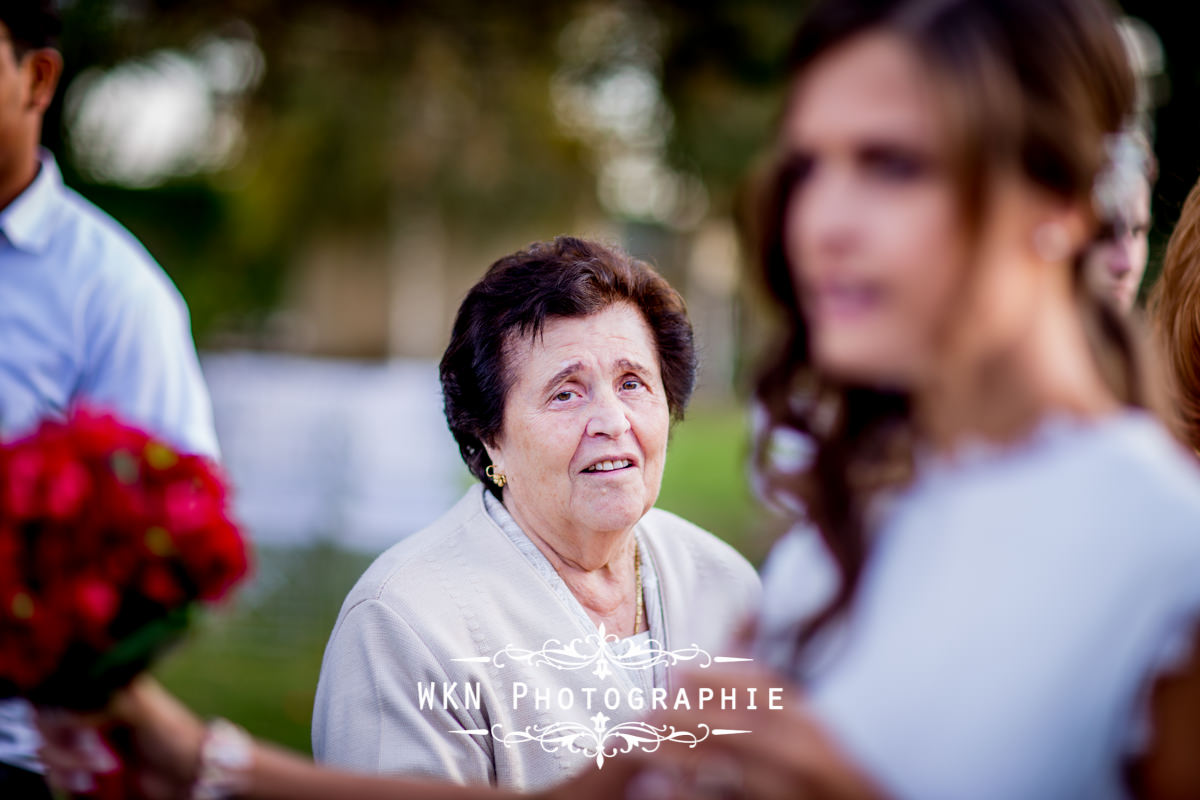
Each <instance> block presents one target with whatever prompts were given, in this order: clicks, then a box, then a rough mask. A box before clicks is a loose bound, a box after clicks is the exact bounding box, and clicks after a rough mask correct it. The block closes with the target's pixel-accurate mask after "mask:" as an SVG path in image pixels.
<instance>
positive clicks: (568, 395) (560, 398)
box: [554, 389, 575, 403]
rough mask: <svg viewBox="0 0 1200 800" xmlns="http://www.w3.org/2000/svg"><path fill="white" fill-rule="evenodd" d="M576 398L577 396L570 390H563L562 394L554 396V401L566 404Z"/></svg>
mask: <svg viewBox="0 0 1200 800" xmlns="http://www.w3.org/2000/svg"><path fill="white" fill-rule="evenodd" d="M574 396H575V393H574V392H572V391H571V390H570V389H563V390H562V391H561V392H559V393H558V394H556V395H554V399H555V400H558V401H560V402H564V403H565V402H566V401H568V400H570V399H571V398H572V397H574Z"/></svg>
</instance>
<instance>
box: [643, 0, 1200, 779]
mask: <svg viewBox="0 0 1200 800" xmlns="http://www.w3.org/2000/svg"><path fill="white" fill-rule="evenodd" d="M793 55H794V62H793V63H794V65H795V73H794V76H795V77H794V80H793V83H792V89H791V92H790V95H789V98H788V103H787V107H786V109H785V114H784V116H783V123H782V130H781V132H780V148H781V150H782V156H781V166H780V168H779V170H778V179H777V180H776V182H775V184H774V186H773V189H772V192H771V197H770V201H769V203H768V206H769V210H768V212H767V214H766V215H765V220H764V222H765V230H764V239H765V244H766V247H765V258H764V265H765V274H766V280H767V284H768V287H769V289H770V292H771V294H772V296H773V297H774V299H775V300H776V301H777V302H778V304H779V306H780V307H781V309H782V311H783V312H784V318H785V320H786V322H787V330H786V337H785V338H784V340H783V342H782V347H781V348H780V349H779V351H778V354H777V357H776V359H775V361H774V362H772V365H771V368H770V369H769V370H767V371H766V373H765V374H764V375H763V377H762V378H761V380H760V383H759V386H758V397H759V399H760V401H761V403H762V405H763V406H764V407H765V409H766V410H767V412H768V416H769V423H770V424H769V425H768V426H767V432H766V434H765V436H764V441H765V442H766V446H765V447H764V450H765V452H766V453H767V454H768V455H767V457H765V458H764V459H763V465H764V469H765V472H766V477H767V479H768V480H767V481H766V485H767V486H769V487H770V488H771V489H773V491H774V494H775V497H776V498H777V499H778V500H779V501H780V504H781V505H783V506H784V507H787V508H792V509H803V513H802V517H803V518H804V523H805V524H804V525H802V526H800V527H798V528H797V529H796V530H795V531H793V532H792V533H790V534H789V535H788V536H787V537H785V539H784V540H783V541H782V542H781V543H780V545H779V546H778V547H777V549H776V551H775V552H774V554H773V556H772V558H771V559H770V560H769V561H768V563H767V565H766V567H765V568H764V610H763V616H762V620H761V625H760V636H759V653H760V656H761V658H762V659H763V660H766V661H769V662H770V663H771V664H773V665H774V666H776V667H777V668H778V669H780V670H782V671H784V672H785V673H786V674H788V675H790V676H791V677H793V678H794V679H795V680H796V681H797V682H798V683H799V684H800V686H802V687H803V691H804V693H805V694H806V703H805V705H804V708H803V710H800V709H797V708H795V707H791V710H790V711H788V712H781V713H779V714H776V715H758V716H757V717H756V716H755V715H751V714H747V713H744V712H736V713H731V714H729V715H727V716H722V717H719V718H716V719H714V718H713V716H712V715H701V714H680V715H673V716H672V717H670V720H671V721H672V722H674V723H676V724H679V725H687V724H696V723H698V722H699V721H701V719H704V721H707V722H708V723H709V724H713V725H720V726H721V727H727V728H753V729H754V730H755V731H756V734H757V736H746V737H737V736H730V737H722V738H720V739H716V740H713V742H712V743H711V744H708V743H706V745H704V747H705V748H706V749H707V754H706V755H704V756H701V757H700V758H709V759H711V758H712V754H713V752H714V751H723V752H724V753H725V755H726V756H727V757H728V758H729V759H730V763H734V764H739V765H741V767H742V776H743V777H742V780H743V781H744V784H745V785H744V786H743V787H742V791H746V789H747V788H748V789H750V791H751V793H752V794H754V795H756V796H760V797H771V796H778V797H784V796H788V792H789V790H794V788H795V787H796V786H799V785H803V783H804V782H805V781H806V779H808V778H810V777H812V776H813V775H814V774H815V775H817V776H818V777H819V771H820V769H822V768H823V764H822V762H820V761H814V760H813V759H812V758H810V757H809V747H808V745H807V744H804V743H805V742H807V741H809V740H811V738H812V734H813V732H815V731H823V732H825V733H826V734H827V735H828V736H830V737H831V738H832V739H833V741H834V742H835V743H836V744H837V745H839V746H840V747H841V748H844V751H845V754H846V756H847V757H848V759H849V760H850V761H852V762H854V763H856V764H858V765H859V766H860V767H861V768H862V769H863V770H864V772H865V774H866V775H867V776H868V777H869V779H870V780H872V781H874V782H875V783H876V784H877V786H878V787H879V790H880V791H881V792H882V793H883V794H886V795H890V796H895V797H903V798H963V797H970V798H973V800H981V799H982V800H986V799H987V798H995V799H996V800H1005V799H1006V798H1017V797H1019V798H1024V799H1026V800H1028V799H1031V798H1045V799H1046V800H1051V799H1052V798H1053V799H1056V798H1116V797H1126V796H1129V795H1131V794H1132V795H1137V796H1150V797H1197V796H1200V763H1198V762H1197V760H1196V759H1195V753H1196V752H1200V659H1198V658H1197V656H1196V655H1195V654H1194V652H1193V655H1191V656H1190V660H1189V655H1188V654H1189V650H1192V649H1193V648H1194V646H1195V637H1194V633H1195V626H1196V625H1197V623H1198V622H1200V473H1198V471H1197V468H1196V464H1195V463H1194V461H1193V460H1192V459H1190V458H1189V457H1188V455H1187V454H1186V453H1185V452H1184V451H1182V450H1181V448H1179V447H1178V446H1177V444H1176V443H1175V442H1174V441H1173V440H1172V439H1171V438H1170V437H1169V436H1168V435H1167V434H1166V432H1165V431H1164V430H1163V429H1162V427H1161V425H1160V424H1159V423H1158V422H1157V421H1156V420H1155V419H1153V418H1152V417H1151V416H1150V415H1149V414H1148V413H1146V412H1145V411H1143V410H1141V409H1140V408H1139V407H1140V406H1143V405H1145V404H1146V398H1147V396H1148V394H1149V392H1147V389H1148V386H1147V385H1146V384H1147V381H1146V380H1145V378H1144V377H1143V372H1144V370H1143V365H1142V364H1140V363H1139V360H1138V357H1137V355H1136V353H1137V350H1138V348H1137V347H1136V342H1135V341H1134V339H1133V337H1132V336H1131V335H1130V334H1129V333H1128V332H1127V330H1126V328H1125V325H1124V321H1123V319H1122V318H1121V311H1120V310H1118V308H1117V307H1116V305H1115V304H1113V303H1110V302H1105V301H1103V300H1101V299H1100V297H1099V296H1098V295H1097V294H1096V293H1094V292H1091V291H1088V290H1087V287H1086V277H1087V276H1086V275H1085V274H1084V259H1083V258H1082V255H1083V252H1084V250H1085V248H1086V247H1087V245H1088V243H1089V242H1090V241H1092V239H1093V237H1094V235H1095V233H1096V230H1097V221H1098V220H1097V217H1098V214H1097V210H1096V208H1095V204H1094V199H1093V194H1094V186H1095V181H1096V177H1097V176H1098V175H1099V174H1101V173H1102V171H1103V169H1104V166H1105V164H1104V161H1105V156H1106V147H1105V144H1106V141H1111V140H1110V139H1109V137H1110V136H1111V135H1112V134H1114V133H1115V132H1117V131H1118V130H1120V129H1121V128H1122V127H1123V125H1124V123H1125V119H1126V116H1127V114H1129V113H1130V111H1131V109H1132V102H1133V80H1132V75H1131V74H1130V70H1129V66H1128V64H1127V63H1126V60H1125V55H1124V52H1123V50H1122V47H1121V43H1120V40H1119V38H1118V36H1117V34H1116V31H1115V30H1114V27H1113V22H1112V19H1111V17H1110V15H1109V13H1108V10H1107V9H1106V8H1105V6H1104V5H1103V4H1102V3H1101V2H1098V1H1097V0H858V1H857V2H846V0H830V1H829V2H823V3H819V4H818V5H817V6H816V7H815V8H814V10H813V12H812V13H811V15H810V16H809V18H808V20H807V21H806V23H805V25H804V27H803V28H802V30H801V32H800V34H799V37H798V39H797V42H796V45H795V49H794V53H793ZM1168 291H1171V290H1169V289H1168V290H1164V294H1165V293H1166V292H1168ZM1192 308H1193V309H1194V308H1195V306H1193V307H1192ZM1193 322H1194V316H1193ZM1194 343H1195V340H1194V339H1192V340H1189V341H1187V342H1180V343H1179V344H1180V345H1183V346H1185V347H1188V348H1194ZM1189 352H1194V350H1193V351H1189ZM1193 374H1194V373H1193ZM773 441H774V442H780V441H782V442H791V443H792V447H791V450H793V451H796V450H797V448H796V446H795V443H800V448H799V450H800V452H806V453H807V455H808V458H807V461H806V463H804V464H802V465H801V466H800V467H799V468H798V469H795V468H790V469H789V467H791V466H792V465H789V464H786V463H784V462H783V461H781V460H778V459H774V460H773V459H772V458H770V452H771V450H770V443H771V442H773ZM709 679H710V680H711V676H709ZM734 679H735V678H731V680H734ZM762 717H765V718H762ZM788 742H799V743H801V744H787V743H788ZM665 752H666V753H667V754H668V755H669V754H671V751H665Z"/></svg>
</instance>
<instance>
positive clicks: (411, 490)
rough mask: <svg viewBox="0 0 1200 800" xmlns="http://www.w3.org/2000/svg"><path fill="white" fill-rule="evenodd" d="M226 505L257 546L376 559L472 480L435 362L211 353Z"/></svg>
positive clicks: (207, 361)
mask: <svg viewBox="0 0 1200 800" xmlns="http://www.w3.org/2000/svg"><path fill="white" fill-rule="evenodd" d="M201 364H202V367H203V369H204V374H205V377H206V378H207V380H208V385H209V389H210V391H211V392H212V400H213V411H214V415H215V419H216V426H217V437H218V438H219V439H220V442H221V449H222V458H223V461H224V465H225V469H226V471H227V472H228V474H229V477H230V480H231V482H232V484H233V487H234V508H235V510H236V512H237V514H238V516H239V519H240V520H241V521H242V522H243V524H244V525H245V526H246V528H247V529H248V530H249V531H250V533H251V534H252V536H253V537H254V539H255V540H256V541H258V542H261V543H270V544H303V543H308V542H312V541H315V540H320V539H328V540H331V541H334V542H337V543H338V544H339V545H342V546H344V547H347V548H351V549H355V550H362V551H368V552H379V551H381V550H383V549H384V548H386V547H387V546H388V545H390V544H392V543H393V542H395V541H397V540H399V539H401V538H402V537H404V536H405V535H407V534H409V533H412V532H414V531H416V530H418V529H420V528H421V527H423V526H424V525H426V524H428V523H429V522H432V521H433V520H434V519H436V518H437V517H438V516H439V515H440V514H441V513H442V512H443V511H445V510H446V509H448V508H449V507H450V506H451V505H452V504H453V503H454V502H455V501H456V500H457V499H458V498H459V496H460V495H461V493H462V491H463V489H464V487H465V486H466V485H467V483H468V476H467V472H466V468H465V467H464V466H463V464H462V460H461V459H460V458H459V455H458V447H457V445H455V443H454V439H453V437H452V436H451V435H450V432H449V430H448V429H447V428H446V422H445V418H444V417H443V415H442V397H441V387H440V385H439V383H438V376H437V365H436V364H435V363H433V362H427V361H391V362H383V363H365V362H349V361H336V360H322V359H311V358H301V357H296V356H284V355H276V354H263V353H207V354H203V355H202V357H201Z"/></svg>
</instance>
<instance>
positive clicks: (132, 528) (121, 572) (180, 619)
mask: <svg viewBox="0 0 1200 800" xmlns="http://www.w3.org/2000/svg"><path fill="white" fill-rule="evenodd" d="M246 570H247V554H246V546H245V543H244V541H243V539H242V536H241V533H240V531H239V530H238V527H237V526H236V525H235V524H234V523H233V522H232V521H231V520H230V518H229V516H228V513H227V509H226V493H225V484H224V481H223V479H222V477H221V475H220V473H219V472H218V470H217V468H216V466H215V465H214V464H213V463H211V462H210V461H208V460H207V459H205V458H202V457H200V456H193V455H184V454H181V453H179V452H177V451H175V450H174V449H172V448H171V447H169V446H167V445H165V444H163V443H162V442H161V441H158V440H156V439H154V438H153V437H151V436H150V435H148V434H147V433H145V432H143V431H141V430H138V429H137V428H133V427H130V426H128V425H124V424H122V423H121V422H119V421H117V420H116V419H115V418H113V417H112V416H109V415H105V414H98V413H93V412H90V411H83V410H81V411H76V412H75V413H73V414H72V415H71V416H70V418H69V419H67V420H66V421H65V422H45V423H43V424H42V425H41V427H39V428H38V430H37V431H36V432H34V433H33V434H32V435H30V436H29V437H27V438H25V439H21V440H19V441H15V442H12V443H10V444H7V445H3V446H0V697H9V696H14V695H19V696H23V697H26V698H28V699H30V700H31V701H33V702H34V703H37V704H41V705H49V706H59V707H65V708H75V709H91V708H99V707H100V706H102V705H104V703H105V702H106V701H107V699H108V697H109V696H110V695H111V693H112V692H113V691H115V690H116V689H119V688H121V687H122V686H124V685H125V684H127V683H128V682H129V681H130V680H131V679H132V678H133V677H134V676H136V675H137V674H138V673H139V672H141V671H143V670H144V669H145V668H146V667H147V666H149V664H150V663H151V662H152V660H153V659H154V657H155V656H156V655H157V654H158V653H160V652H161V651H162V649H163V648H165V647H166V645H168V644H169V643H171V642H172V641H174V640H175V639H176V638H178V637H179V635H180V634H181V633H182V632H183V631H184V630H185V629H186V628H187V625H188V623H189V620H190V617H191V615H192V614H193V609H194V607H195V606H196V604H197V602H198V601H204V602H210V601H215V600H218V599H220V598H221V597H222V596H224V595H225V594H226V593H227V592H228V591H229V589H230V588H232V586H233V585H234V584H235V583H237V581H238V580H239V579H240V578H241V577H242V576H243V575H244V574H245V573H246Z"/></svg>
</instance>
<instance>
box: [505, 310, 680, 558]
mask: <svg viewBox="0 0 1200 800" xmlns="http://www.w3.org/2000/svg"><path fill="white" fill-rule="evenodd" d="M505 366H506V368H507V369H508V370H510V371H511V372H512V380H513V382H512V387H511V388H510V390H509V393H508V398H507V401H506V402H505V406H504V423H503V428H502V430H501V434H500V436H499V437H498V439H497V441H496V443H495V444H494V445H493V446H492V447H489V448H488V450H489V453H490V454H491V456H492V463H493V464H495V465H496V467H497V469H498V470H500V471H501V472H503V473H504V474H505V475H506V476H507V478H508V485H507V486H506V487H505V489H504V503H505V505H506V506H508V507H509V509H510V510H511V511H513V512H514V514H515V515H517V516H518V518H519V519H520V520H521V521H523V522H525V523H526V524H530V525H533V526H535V527H536V528H537V529H538V531H539V533H541V534H542V535H546V534H547V533H548V534H551V535H564V534H565V535H577V534H585V535H586V534H589V533H613V532H621V531H626V530H628V529H629V528H631V527H632V526H633V525H634V524H635V523H636V522H637V521H638V520H639V519H641V518H642V515H644V514H645V513H646V512H647V511H648V510H649V509H650V507H651V506H653V505H654V501H655V499H656V498H657V497H658V490H659V486H660V485H661V483H662V473H663V464H664V462H665V459H666V455H667V433H668V428H669V424H670V413H669V410H668V406H667V398H666V394H665V392H664V390H663V382H662V377H661V375H660V373H659V366H658V355H657V351H656V349H655V346H654V340H653V336H652V334H651V331H650V327H649V326H648V325H647V324H646V321H645V319H644V318H643V317H642V314H641V312H639V311H638V310H637V309H636V308H634V307H633V306H632V305H629V304H626V303H619V304H615V305H612V306H609V307H608V308H606V309H604V310H603V311H600V312H597V313H595V314H592V315H590V316H587V317H570V318H561V317H560V318H552V319H550V320H547V322H546V325H545V327H544V328H543V334H542V335H541V336H537V337H533V338H530V337H521V338H514V339H513V340H512V341H511V342H510V343H509V347H508V349H507V351H506V354H505Z"/></svg>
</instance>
